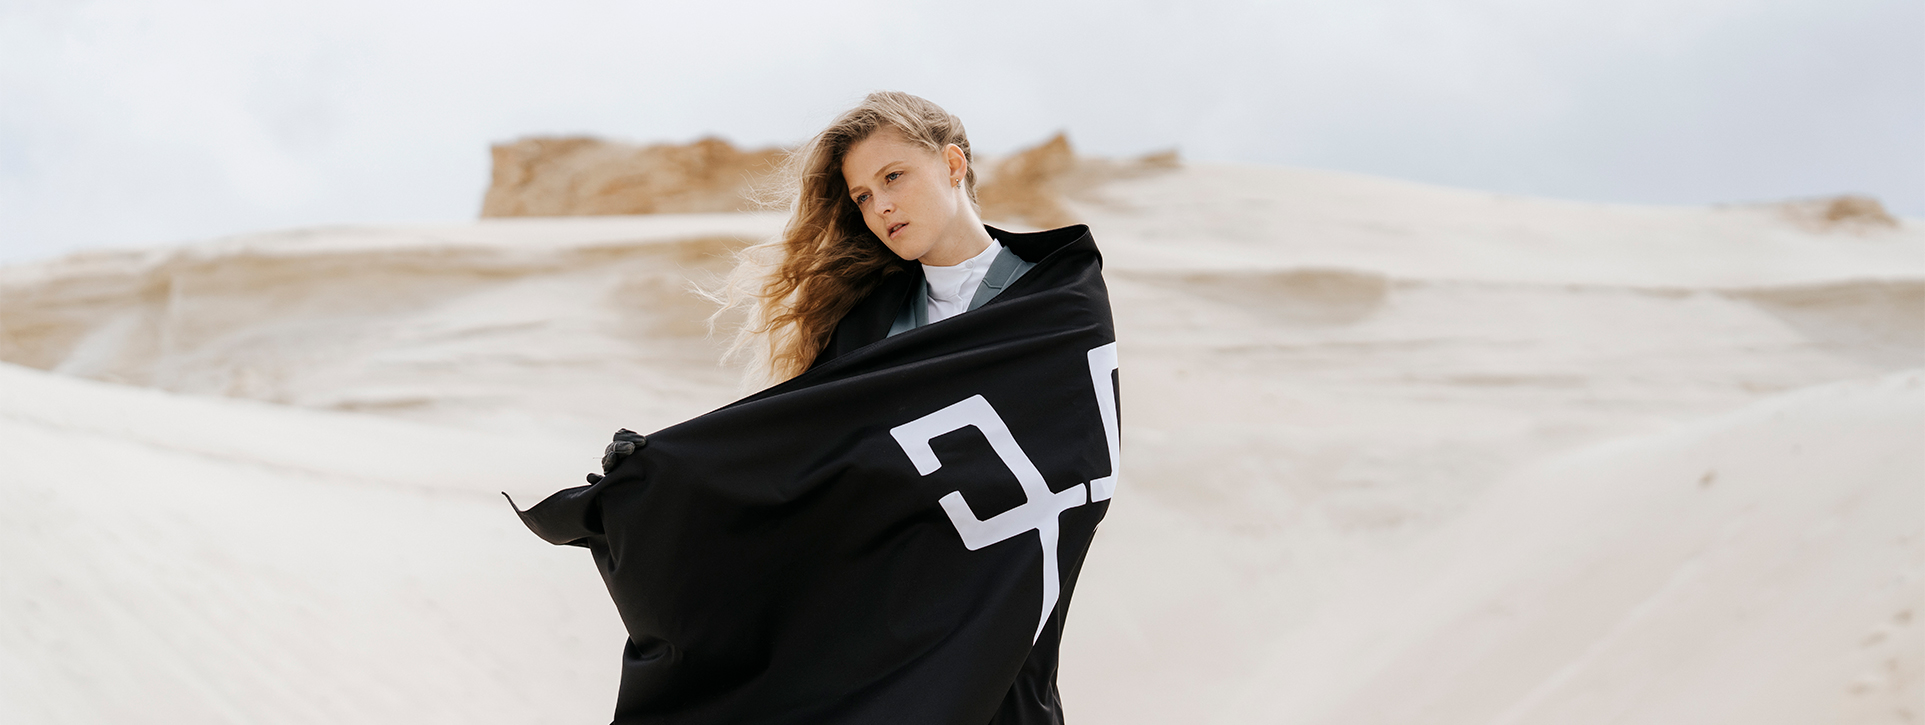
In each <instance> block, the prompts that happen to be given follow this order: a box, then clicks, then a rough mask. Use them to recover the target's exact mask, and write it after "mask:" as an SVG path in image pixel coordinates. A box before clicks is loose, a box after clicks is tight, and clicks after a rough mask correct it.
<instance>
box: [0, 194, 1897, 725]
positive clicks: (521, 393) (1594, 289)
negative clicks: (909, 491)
mask: <svg viewBox="0 0 1925 725" xmlns="http://www.w3.org/2000/svg"><path fill="white" fill-rule="evenodd" d="M1821 206H1822V205H1821ZM1819 208H1820V207H1814V206H1812V205H1811V204H1805V205H1798V204H1792V205H1774V204H1755V205H1733V206H1725V207H1701V208H1682V207H1676V208H1673V207H1665V208H1660V207H1638V206H1615V205H1599V204H1580V203H1572V202H1561V201H1551V200H1542V199H1527V198H1518V197H1509V196H1499V195H1493V194H1487V193H1481V192H1474V191H1465V190H1456V189H1446V188H1438V187H1432V186H1425V185H1420V184H1413V183H1406V182H1398V181H1390V180H1385V179H1377V178H1370V177H1362V176H1354V175H1347V174H1338V173H1331V172H1321V171H1311V170H1302V169H1286V168H1273V167H1257V166H1235V165H1218V164H1205V163H1183V164H1174V163H1173V162H1172V163H1167V164H1159V165H1157V168H1154V169H1151V168H1148V167H1145V168H1139V169H1136V170H1135V171H1133V172H1131V173H1127V174H1114V175H1109V176H1106V177H1104V178H1102V179H1099V180H1096V181H1089V182H1088V183H1081V184H1078V185H1074V186H1073V187H1065V188H1064V192H1063V196H1062V198H1061V199H1060V201H1059V203H1058V205H1057V206H1055V207H1054V208H1052V209H1051V210H1049V212H1050V213H1051V214H1056V213H1061V214H1065V215H1068V216H1069V217H1071V218H1074V219H1076V220H1080V221H1083V222H1087V223H1089V224H1090V225H1091V227H1092V229H1093V230H1094V233H1095V235H1096V238H1097V240H1098V242H1099V244H1100V246H1101V247H1102V248H1103V249H1104V251H1105V255H1106V277H1107V279H1108V281H1109V283H1110V287H1111V292H1112V295H1113V302H1114V305H1115V310H1116V315H1117V325H1118V337H1119V342H1120V346H1121V351H1122V371H1121V377H1122V380H1123V402H1122V407H1123V413H1122V416H1123V425H1124V446H1125V448H1124V450H1125V458H1126V461H1127V462H1126V464H1125V466H1124V469H1123V474H1122V483H1121V484H1120V486H1119V488H1118V491H1117V495H1116V498H1115V500H1114V503H1113V507H1112V509H1111V512H1110V515H1109V518H1108V520H1107V521H1106V522H1105V523H1104V526H1103V528H1102V530H1101V531H1100V532H1099V535H1098V537H1097V540H1096V544H1095V548H1094V549H1093V550H1092V552H1091V554H1090V557H1089V560H1088V563H1087V565H1086V567H1085V569H1084V571H1083V575H1082V580H1081V582H1080V585H1079V587H1078V589H1077V592H1076V597H1075V603H1074V605H1073V607H1072V610H1071V611H1072V616H1071V619H1070V622H1071V624H1070V626H1069V630H1068V633H1067V634H1066V636H1065V640H1064V646H1065V653H1064V665H1063V671H1062V675H1061V677H1062V688H1063V695H1064V699H1065V704H1066V709H1067V711H1068V715H1069V717H1070V718H1071V719H1072V720H1074V721H1076V722H1082V723H1172V722H1185V723H1191V722H1196V723H1225V724H1229V723H1293V724H1300V723H1315V724H1330V725H1340V724H1341V725H1359V724H1367V723H1480V724H1489V725H1497V724H1500V723H1503V724H1508V723H1594V722H1595V723H1604V722H1611V723H1694V724H1695V723H1747V724H1753V723H1787V724H1789V723H1816V722H1824V723H1910V722H1918V721H1919V720H1920V719H1922V718H1925V621H1921V618H1925V446H1922V445H1921V443H1925V222H1921V221H1919V220H1897V221H1894V222H1891V223H1884V222H1877V223H1872V222H1867V223H1857V222H1854V221H1852V220H1850V219H1847V220H1845V221H1844V222H1839V223H1832V220H1827V219H1826V218H1825V217H1824V215H1823V214H1822V213H1819V212H1813V211H1812V209H1819ZM781 222H782V217H781V215H779V214H769V213H716V214H676V215H649V216H599V217H581V218H504V219H485V220H481V221H477V222H474V223H466V224H446V225H423V226H390V227H341V228H325V229H305V230H294V231H284V232H274V233H264V234H256V235H246V236H239V237H232V238H226V239H217V240H209V241H205V242H199V243H193V244H187V245H182V246H174V247H157V248H149V249H130V250H118V251H101V252H90V253H86V254H80V255H74V256H70V257H65V258H60V259H53V260H48V261H44V262H38V263H32V264H23V265H15V266H12V267H7V268H0V361H5V362H4V363H0V492H4V493H5V494H6V498H7V504H6V506H4V507H0V521H4V525H0V574H3V575H0V721H4V722H10V723H11V722H20V723H107V722H156V723H160V722H166V723H175V722H195V723H228V722H231V723H258V722H317V723H318V722H330V723H332V722H380V723H429V722H450V723H453V722H462V723H495V722H499V723H579V722H601V721H605V720H606V719H607V715H608V713H609V711H610V709H611V708H612V705H613V701H614V690H615V685H616V677H617V672H616V669H617V663H618V661H619V657H620V651H621V643H622V636H623V635H622V633H621V629H620V625H619V622H618V621H617V620H616V618H615V615H614V611H613V606H612V605H611V604H609V603H608V600H607V596H606V593H605V592H604V591H603V589H602V586H601V583H600V581H599V579H598V577H597V574H596V572H595V569H594V566H593V564H592V562H591V561H590V560H589V557H588V556H587V555H586V554H585V553H584V552H581V551H580V550H576V549H572V548H566V547H550V546H547V545H546V544H544V543H542V542H541V541H540V540H538V539H536V538H535V537H534V536H533V535H531V534H529V533H527V532H526V530H524V529H523V528H522V527H521V524H520V522H519V521H518V520H516V518H515V517H514V515H513V514H512V512H511V511H510V510H509V509H508V508H507V505H506V503H505V502H503V501H502V500H501V498H500V496H499V495H498V494H496V493H495V492H496V491H506V492H508V493H510V494H512V495H514V496H515V497H516V499H517V500H518V501H523V502H524V503H525V502H527V501H532V500H535V499H536V498H538V497H540V496H542V495H545V494H547V493H549V492H551V491H553V490H556V489H558V488H563V487H567V486H571V485H575V484H576V482H577V481H579V480H580V476H581V475H582V474H583V473H585V472H587V471H589V470H592V469H593V468H594V466H595V461H596V459H597V458H598V456H599V455H600V451H601V446H602V444H603V442H605V441H606V439H607V436H608V434H609V433H610V432H612V431H613V430H614V429H615V428H617V427H628V428H632V429H635V430H640V431H645V432H646V431H649V430H654V429H658V428H661V427H664V426H667V425H669V424H672V423H675V422H678V421H680V420H683V419H685V418H688V417H690V416H694V415H698V414H700V413H702V412H704V411H706V410H709V409H712V408H714V407H718V406H720V405H722V404H725V403H727V402H728V401H730V400H732V399H734V398H735V397H736V396H737V395H739V394H740V390H739V389H738V387H737V385H736V382H735V377H734V375H733V374H732V373H731V372H729V371H726V370H724V369H722V368H720V367H718V366H717V365H716V362H715V361H716V357H717V355H718V354H719V352H720V343H719V342H718V341H716V340H713V339H710V338H709V337H707V336H706V334H705V328H704V325H703V317H704V316H705V315H706V314H707V313H708V311H709V307H708V305H707V304H706V303H704V302H702V301H701V300H699V299H698V298H696V297H695V296H694V295H692V294H690V293H689V291H688V287H687V285H688V283H689V282H690V281H691V280H701V279H704V278H706V276H707V275H713V274H716V273H719V272H720V271H722V270H723V269H725V264H726V263H725V261H724V259H723V257H722V255H724V254H725V253H726V252H727V251H728V250H730V249H732V248H735V247H737V246H739V245H742V244H745V243H748V242H751V241H755V240H758V239H761V238H764V237H766V236H768V235H770V234H773V233H775V232H776V231H777V229H779V227H780V225H781ZM1011 226H1014V227H1021V226H1022V223H1021V222H1017V223H1012V225H1011Z"/></svg>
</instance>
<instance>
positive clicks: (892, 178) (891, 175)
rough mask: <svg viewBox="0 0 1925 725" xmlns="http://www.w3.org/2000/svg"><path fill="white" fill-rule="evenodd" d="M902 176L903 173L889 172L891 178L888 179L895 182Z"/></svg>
mask: <svg viewBox="0 0 1925 725" xmlns="http://www.w3.org/2000/svg"><path fill="white" fill-rule="evenodd" d="M901 175H902V172H900V171H891V172H889V176H888V177H886V178H888V179H889V180H890V181H895V180H896V177H898V176H901Z"/></svg>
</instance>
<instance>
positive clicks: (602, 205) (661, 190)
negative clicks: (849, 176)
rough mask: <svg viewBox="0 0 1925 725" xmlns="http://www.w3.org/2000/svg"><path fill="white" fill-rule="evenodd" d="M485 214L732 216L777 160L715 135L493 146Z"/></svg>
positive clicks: (776, 152) (771, 153)
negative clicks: (647, 142) (651, 141)
mask: <svg viewBox="0 0 1925 725" xmlns="http://www.w3.org/2000/svg"><path fill="white" fill-rule="evenodd" d="M491 151H492V152H493V155H494V179H493V181H492V183H490V184H489V186H488V194H487V196H486V197H485V198H484V199H483V200H482V204H481V215H482V216H483V217H509V216H587V215H601V214H678V213H703V212H736V211H746V210H750V209H753V208H754V207H755V204H754V202H752V201H751V198H752V191H753V189H754V188H755V186H756V185H757V184H758V183H760V182H761V180H763V179H765V178H767V177H768V175H769V174H771V173H773V172H774V171H775V170H776V168H777V167H778V166H779V164H780V163H781V160H782V154H783V152H782V150H781V149H773V148H770V149H758V150H747V151H745V150H741V149H737V148H735V146H733V145H731V144H730V143H729V142H727V141H724V140H722V139H719V138H704V139H701V140H698V141H695V142H693V143H688V144H655V145H652V146H636V145H633V144H625V143H620V142H615V141H604V140H602V139H597V138H590V137H585V136H567V137H531V138H524V139H520V140H517V141H512V142H509V143H502V144H495V145H494V147H493V148H492V149H491Z"/></svg>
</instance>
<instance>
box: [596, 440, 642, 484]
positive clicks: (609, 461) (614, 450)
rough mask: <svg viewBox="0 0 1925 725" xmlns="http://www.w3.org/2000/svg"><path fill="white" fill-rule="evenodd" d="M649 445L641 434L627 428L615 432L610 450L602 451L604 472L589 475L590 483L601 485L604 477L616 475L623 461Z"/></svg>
mask: <svg viewBox="0 0 1925 725" xmlns="http://www.w3.org/2000/svg"><path fill="white" fill-rule="evenodd" d="M647 445H648V439H647V438H644V437H642V434H640V433H636V432H635V431H632V430H629V429H627V428H623V429H621V430H618V431H615V440H614V441H613V442H611V443H609V444H608V448H606V449H603V450H602V472H601V473H590V474H588V482H589V483H591V484H595V483H601V482H602V476H605V475H608V474H610V473H614V472H615V467H616V466H619V465H622V459H624V458H627V457H628V456H629V455H630V454H632V453H634V452H636V451H639V450H641V449H642V448H644V447H646V446H647Z"/></svg>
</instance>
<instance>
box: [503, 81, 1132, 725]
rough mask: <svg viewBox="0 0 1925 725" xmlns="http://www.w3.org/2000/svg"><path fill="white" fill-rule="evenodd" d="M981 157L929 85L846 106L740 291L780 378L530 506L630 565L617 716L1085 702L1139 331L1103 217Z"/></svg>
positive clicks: (1054, 715) (885, 714) (885, 713)
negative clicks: (1062, 649)
mask: <svg viewBox="0 0 1925 725" xmlns="http://www.w3.org/2000/svg"><path fill="white" fill-rule="evenodd" d="M972 161H973V159H972V158H971V156H970V152H969V141H968V138H967V136H965V135H964V133H963V128H962V124H961V123H960V122H959V121H957V120H956V118H955V117H954V116H951V115H949V114H948V113H946V112H944V111H943V110H942V109H941V108H939V107H937V106H936V105H935V104H933V103H930V102H928V101H926V100H923V99H921V98H917V97H915V96H911V95H908V94H903V93H876V94H872V95H870V96H869V97H868V98H867V99H865V100H864V101H863V103H862V105H860V106H858V107H856V108H855V109H853V110H851V111H849V112H847V113H845V114H843V115H842V116H841V117H840V118H838V119H837V120H836V122H835V123H833V124H831V125H830V126H829V128H828V129H826V130H824V131H823V132H822V133H820V134H818V135H817V136H816V137H815V138H814V139H813V140H811V141H810V142H809V144H808V145H806V146H805V147H804V148H803V149H802V150H801V151H799V152H798V153H797V154H796V156H795V157H794V159H793V161H792V167H791V169H792V171H793V172H794V177H793V178H794V193H795V194H796V196H795V202H794V207H793V210H794V215H793V217H792V218H791V219H790V221H789V224H788V226H787V227H786V228H785V230H784V232H783V234H782V236H781V237H780V238H779V239H777V240H774V241H772V242H770V243H767V244H764V245H759V246H757V247H753V248H750V249H749V250H747V251H746V252H745V253H744V254H743V256H742V264H741V265H740V266H739V267H738V269H737V270H736V272H735V274H734V275H733V276H732V277H731V284H730V287H729V290H730V291H729V293H728V294H727V295H725V298H726V299H728V300H729V301H731V303H732V304H736V305H739V306H741V307H746V308H747V312H748V313H749V314H748V315H747V317H748V321H747V322H746V323H745V324H744V325H743V327H742V328H741V330H740V331H739V334H738V336H737V340H736V345H735V348H734V350H735V351H737V352H743V351H753V352H754V353H755V354H754V358H755V359H754V360H753V362H754V363H756V367H757V368H758V369H759V371H760V372H761V373H762V374H763V375H764V376H765V377H766V378H767V379H768V380H769V381H771V382H773V383H774V384H773V385H772V386H770V387H768V388H766V389H764V390H762V391H761V392H758V393H756V394H754V395H751V396H749V397H748V398H745V399H743V400H740V401H737V402H735V403H732V404H730V405H728V406H726V407H724V408H722V409H720V410H716V411H714V412H711V413H708V414H706V415H703V416H700V417H698V418H695V419H693V420H690V421H687V422H684V423H681V424H678V425H675V426H672V427H670V428H667V429H664V430H662V431H658V432H656V433H653V434H650V435H649V436H647V437H646V438H644V437H642V436H640V435H637V434H634V433H632V432H629V431H626V430H624V431H621V432H619V433H617V434H616V440H615V442H614V443H611V444H610V445H609V447H608V450H607V451H606V453H605V456H604V458H603V473H604V474H606V476H605V477H604V476H597V475H592V474H591V475H590V476H589V483H590V485H588V486H583V487H579V488H575V489H569V490H566V491H562V492H559V493H557V494H555V495H553V496H550V497H549V498H548V499H547V500H544V501H543V502H541V503H540V504H537V505H536V506H534V507H533V508H531V509H529V510H528V511H526V512H522V520H523V521H524V522H525V523H526V524H527V525H528V526H529V528H530V529H532V530H534V532H535V533H536V534H537V535H539V536H541V537H542V538H544V539H546V540H547V541H549V542H551V543H555V544H571V545H578V546H584V547H587V548H589V549H590V551H591V552H592V553H593V554H594V557H595V561H596V564H597V566H598V568H600V570H601V573H602V576H603V578H604V580H605V581H606V582H607V583H608V588H609V592H610V594H611V595H612V596H613V598H614V599H615V604H616V609H617V611H618V612H620V614H621V616H622V621H623V624H624V626H625V628H626V629H627V631H628V635H629V640H628V643H627V645H626V647H625V649H624V652H623V674H622V684H621V689H620V693H619V695H618V697H617V703H616V708H615V720H616V722H618V723H679V724H694V723H715V724H718V725H720V724H723V723H761V722H795V723H815V722H824V723H879V724H880V723H918V724H923V723H954V724H955V725H982V724H983V723H998V724H999V725H1015V724H1018V723H1060V722H1062V708H1061V704H1060V701H1059V699H1058V697H1057V692H1056V666H1057V649H1058V645H1059V643H1060V639H1061V636H1062V627H1063V621H1064V617H1065V615H1066V613H1067V609H1068V602H1069V595H1070V591H1071V590H1072V589H1073V587H1074V585H1075V581H1076V575H1077V573H1078V572H1079V571H1080V569H1081V564H1082V560H1083V556H1084V554H1085V552H1087V550H1088V547H1089V543H1090V540H1091V538H1092V537H1093V536H1094V533H1095V528H1096V524H1097V522H1098V521H1100V520H1101V519H1102V517H1103V514H1104V512H1105V511H1107V509H1108V499H1109V498H1110V494H1111V492H1112V491H1113V489H1114V487H1115V484H1116V460H1117V457H1118V455H1119V448H1118V424H1117V419H1116V395H1115V388H1114V382H1113V378H1112V376H1113V374H1114V372H1115V369H1116V357H1115V342H1114V340H1115V336H1114V333H1113V330H1112V325H1111V321H1110V314H1109V305H1108V297H1107V293H1106V291H1105V289H1104V287H1103V284H1102V276H1101V257H1100V255H1098V254H1097V252H1096V248H1095V244H1094V242H1093V241H1092V240H1091V239H1090V237H1089V234H1088V231H1087V229H1085V228H1083V227H1080V226H1077V227H1067V228H1064V229H1058V230H1051V231H1047V232H1036V233H1026V234H1015V233H1009V232H1004V231H1000V230H995V229H991V228H988V227H985V226H983V225H982V223H981V222H980V221H979V219H978V216H977V211H976V206H975V191H974V190H975V172H974V170H973V169H972V168H971V165H972ZM992 301H993V302H994V303H993V304H991V302H992ZM1039 554H1040V556H1039Z"/></svg>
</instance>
